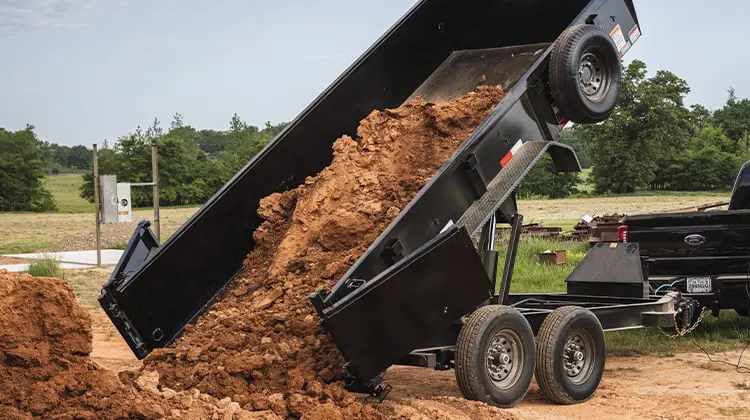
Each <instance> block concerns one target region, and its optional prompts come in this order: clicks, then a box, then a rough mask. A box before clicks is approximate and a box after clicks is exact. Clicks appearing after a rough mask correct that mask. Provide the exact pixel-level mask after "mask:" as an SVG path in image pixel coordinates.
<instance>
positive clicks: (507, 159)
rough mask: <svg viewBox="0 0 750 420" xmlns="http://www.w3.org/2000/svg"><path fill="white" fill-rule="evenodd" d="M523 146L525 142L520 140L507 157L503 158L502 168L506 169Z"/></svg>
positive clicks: (501, 161)
mask: <svg viewBox="0 0 750 420" xmlns="http://www.w3.org/2000/svg"><path fill="white" fill-rule="evenodd" d="M521 146H523V141H521V140H518V141H517V142H516V144H514V145H513V147H512V148H511V149H510V151H509V152H508V153H506V154H505V156H503V159H502V160H500V166H502V167H503V168H504V167H505V165H507V164H508V162H510V160H511V159H513V155H515V154H516V153H518V151H519V150H521Z"/></svg>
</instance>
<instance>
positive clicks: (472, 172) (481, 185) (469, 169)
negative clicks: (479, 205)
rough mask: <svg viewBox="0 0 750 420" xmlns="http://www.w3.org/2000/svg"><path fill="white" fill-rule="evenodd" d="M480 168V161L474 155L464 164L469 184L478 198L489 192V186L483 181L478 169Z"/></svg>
mask: <svg viewBox="0 0 750 420" xmlns="http://www.w3.org/2000/svg"><path fill="white" fill-rule="evenodd" d="M478 166H479V161H477V157H476V155H474V154H473V153H472V154H470V155H469V156H467V157H466V159H465V160H464V163H463V164H462V169H463V171H464V173H465V174H466V177H467V180H468V181H469V184H470V185H471V187H472V188H473V189H474V193H475V195H476V198H480V197H481V196H483V195H484V193H486V192H487V184H486V183H485V182H484V179H482V175H481V174H480V173H479V170H478V169H477V167H478Z"/></svg>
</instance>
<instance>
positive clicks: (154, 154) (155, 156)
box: [151, 143, 161, 242]
mask: <svg viewBox="0 0 750 420" xmlns="http://www.w3.org/2000/svg"><path fill="white" fill-rule="evenodd" d="M151 172H152V179H153V182H154V230H155V233H156V239H158V240H159V242H161V228H160V227H159V224H160V223H159V146H158V145H157V144H156V143H153V144H152V145H151Z"/></svg>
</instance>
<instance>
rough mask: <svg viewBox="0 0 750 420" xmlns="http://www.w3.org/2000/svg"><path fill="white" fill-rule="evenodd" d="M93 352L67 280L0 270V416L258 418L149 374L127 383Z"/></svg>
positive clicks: (88, 326)
mask: <svg viewBox="0 0 750 420" xmlns="http://www.w3.org/2000/svg"><path fill="white" fill-rule="evenodd" d="M90 353H91V320H90V316H89V314H88V312H86V311H85V310H84V309H82V308H81V307H80V306H79V305H78V303H77V302H76V301H75V297H74V295H73V291H72V289H71V288H70V287H69V286H68V285H67V284H65V283H63V282H61V281H60V280H57V279H51V278H41V277H31V276H29V275H28V274H11V273H8V272H7V271H0V418H2V419H22V418H31V417H43V418H61V419H62V418H65V419H72V418H75V419H88V418H91V419H93V418H97V419H99V418H190V419H205V418H227V417H225V416H229V418H232V416H235V417H236V418H242V416H244V418H256V417H255V416H254V415H253V416H251V414H250V413H247V412H245V411H244V410H242V409H240V407H239V405H238V404H236V403H233V402H231V401H229V400H228V399H227V400H225V401H218V400H216V399H215V398H213V397H211V396H208V395H201V394H200V393H199V392H197V391H193V392H182V393H177V392H175V391H172V390H168V389H161V390H160V389H157V387H156V382H157V378H154V377H149V375H142V376H141V377H140V378H138V379H137V380H136V381H135V382H133V383H128V384H127V385H126V384H124V383H123V382H122V381H121V380H120V378H118V377H117V375H115V374H114V373H112V372H109V371H107V370H104V369H102V368H100V367H99V366H98V365H96V364H95V363H94V362H92V361H91V360H90V358H89V354H90ZM269 414H271V415H272V414H273V413H269Z"/></svg>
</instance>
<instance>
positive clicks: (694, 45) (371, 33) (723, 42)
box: [0, 0, 750, 146]
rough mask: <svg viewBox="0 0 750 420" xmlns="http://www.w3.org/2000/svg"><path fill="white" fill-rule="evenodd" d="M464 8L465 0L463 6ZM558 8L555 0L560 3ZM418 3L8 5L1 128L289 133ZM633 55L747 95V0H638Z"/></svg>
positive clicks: (696, 87) (1, 24)
mask: <svg viewBox="0 0 750 420" xmlns="http://www.w3.org/2000/svg"><path fill="white" fill-rule="evenodd" d="M456 1H458V0H456ZM558 1H559V0H558ZM414 3H415V1H414V0H379V1H377V2H371V1H367V2H365V1H352V0H318V1H314V2H313V1H304V0H274V1H271V0H216V1H214V2H209V1H205V0H204V1H198V0H156V1H155V0H150V1H147V0H0V127H4V128H6V129H10V130H17V129H22V128H24V127H25V126H26V124H27V123H28V124H32V125H34V126H35V127H36V132H37V134H38V135H39V136H40V137H41V138H42V139H44V140H46V141H50V142H54V143H58V144H68V145H74V144H84V145H86V146H90V145H91V144H93V143H100V144H101V142H102V141H103V140H104V139H108V140H109V142H110V143H112V142H114V141H115V140H116V139H117V138H118V137H119V136H122V135H125V134H127V133H128V132H132V131H133V130H135V128H136V127H137V126H138V125H141V126H147V125H149V124H150V123H151V121H153V119H154V118H155V117H156V118H158V119H159V120H160V121H161V123H162V126H163V127H168V126H169V122H170V121H171V119H172V116H173V115H174V114H175V113H176V112H179V113H181V114H182V115H183V120H184V122H185V124H189V125H192V126H193V127H196V128H211V129H218V130H223V129H227V128H228V126H229V121H230V119H231V117H232V115H233V114H234V113H235V112H236V113H238V114H239V115H240V117H241V118H242V119H244V120H245V121H247V122H248V123H250V124H253V125H256V126H263V124H264V123H265V122H266V121H271V122H273V123H278V122H281V121H290V120H292V119H293V118H294V117H296V116H297V114H298V113H299V112H301V111H302V110H303V109H304V108H305V107H306V106H307V105H308V104H309V103H310V102H311V101H312V100H313V99H314V98H315V97H316V96H317V95H318V94H320V93H321V92H322V91H323V90H324V89H325V88H326V87H327V86H328V85H329V84H330V83H331V82H332V81H333V80H334V79H335V78H336V77H337V76H338V75H339V74H341V72H342V71H344V70H345V69H346V68H347V67H348V66H349V65H350V64H351V63H352V62H353V61H354V60H355V59H356V58H357V57H358V56H359V55H360V54H361V53H362V52H364V51H365V50H366V49H367V48H368V47H369V46H370V45H371V44H372V43H373V42H374V41H375V40H376V39H377V38H378V37H379V36H380V35H381V34H382V33H383V32H384V31H386V30H387V29H388V28H389V27H390V26H391V25H392V24H393V23H394V22H395V21H396V20H397V19H398V18H399V17H401V16H402V15H403V14H404V13H405V12H406V11H407V10H408V9H409V8H410V7H411V6H412V5H413V4H414ZM635 6H636V11H637V13H638V17H639V19H640V24H641V30H642V32H643V36H642V37H641V38H640V39H639V40H638V42H637V43H636V44H635V45H634V46H633V48H632V49H631V50H630V51H629V52H628V54H627V56H626V57H625V64H627V63H628V62H630V60H632V59H636V58H637V59H640V60H643V61H645V62H646V64H647V66H648V68H649V73H650V74H653V72H654V71H656V70H658V69H668V70H670V71H672V72H674V73H675V74H677V75H678V76H679V77H681V78H683V79H685V80H686V81H687V82H688V84H689V85H690V87H691V89H692V91H691V93H690V94H689V95H688V97H687V99H686V104H693V103H701V104H703V105H705V106H707V107H708V108H709V109H716V108H720V107H721V106H722V105H723V103H724V102H725V101H726V98H727V89H728V88H729V87H730V86H732V87H734V88H735V90H736V95H737V96H739V97H741V98H744V97H750V78H748V77H747V73H748V70H747V69H748V68H750V53H748V47H747V46H746V42H747V41H746V39H747V36H746V32H745V30H747V29H748V28H746V26H747V25H748V24H747V22H746V17H747V16H748V14H749V13H750V2H748V1H746V0H714V1H712V2H706V1H705V0H701V1H698V0H635Z"/></svg>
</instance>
